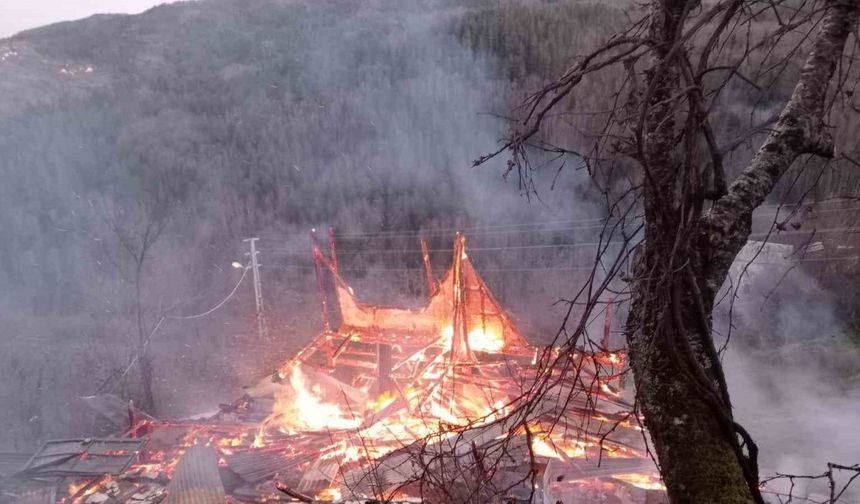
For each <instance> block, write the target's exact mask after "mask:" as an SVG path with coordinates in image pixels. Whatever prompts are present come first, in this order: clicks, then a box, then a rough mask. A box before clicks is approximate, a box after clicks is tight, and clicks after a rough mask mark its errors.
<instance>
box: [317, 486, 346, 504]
mask: <svg viewBox="0 0 860 504" xmlns="http://www.w3.org/2000/svg"><path fill="white" fill-rule="evenodd" d="M342 498H343V495H342V494H341V493H340V490H338V489H337V488H326V489H324V490H322V491H321V492H320V493H318V494H317V495H316V499H317V500H321V501H327V502H335V501H339V500H341V499H342Z"/></svg>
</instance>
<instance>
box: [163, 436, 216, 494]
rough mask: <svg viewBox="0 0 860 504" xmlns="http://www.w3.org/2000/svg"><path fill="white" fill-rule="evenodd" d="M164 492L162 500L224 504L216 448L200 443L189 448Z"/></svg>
mask: <svg viewBox="0 0 860 504" xmlns="http://www.w3.org/2000/svg"><path fill="white" fill-rule="evenodd" d="M167 492H168V495H167V499H166V500H165V501H164V504H224V499H225V494H224V485H223V484H222V483H221V475H220V474H219V472H218V453H217V452H216V451H215V448H213V447H212V446H209V445H202V444H196V445H194V446H192V447H191V448H189V449H188V451H186V452H185V454H184V455H182V458H181V459H180V460H179V464H178V465H177V466H176V472H175V473H173V479H172V480H171V481H170V484H169V485H168V486H167Z"/></svg>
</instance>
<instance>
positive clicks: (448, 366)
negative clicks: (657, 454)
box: [68, 241, 663, 502]
mask: <svg viewBox="0 0 860 504" xmlns="http://www.w3.org/2000/svg"><path fill="white" fill-rule="evenodd" d="M458 247H459V248H458V249H457V252H455V258H458V259H455V261H457V260H459V261H461V264H460V268H456V269H455V268H452V270H451V272H450V273H449V275H446V276H445V277H444V278H446V279H447V280H446V281H444V282H440V283H438V284H437V285H436V286H435V287H436V288H435V294H433V296H431V300H430V301H429V302H428V305H427V306H426V307H425V308H423V309H421V310H406V309H398V308H387V307H378V306H373V305H367V304H362V303H359V302H358V301H357V300H355V298H354V293H353V291H352V288H351V287H348V286H347V285H346V284H345V282H344V281H343V280H342V279H341V278H340V277H339V276H338V273H337V270H336V268H335V269H333V270H332V273H333V274H334V275H335V280H336V281H337V285H338V289H339V290H338V291H337V292H338V294H337V295H338V296H339V297H338V299H339V301H340V303H341V306H340V308H341V316H342V319H343V320H342V321H341V322H342V326H341V328H340V329H337V330H334V331H332V330H330V329H329V328H328V327H327V329H326V331H324V332H323V333H321V334H320V335H319V337H318V338H317V339H316V340H314V343H312V344H311V345H309V346H308V347H306V348H305V349H303V350H302V351H301V352H300V353H299V354H298V355H297V356H296V357H295V358H293V359H291V360H290V361H288V362H286V363H284V364H283V365H282V366H280V367H279V369H278V371H277V374H276V376H275V377H273V378H272V379H268V378H267V380H266V381H265V382H261V384H260V385H258V386H257V387H254V390H253V392H250V391H249V393H248V395H246V396H245V397H243V399H242V400H241V401H242V402H237V403H236V404H238V405H240V406H236V405H231V406H230V409H225V410H223V411H224V412H226V413H228V414H229V415H228V416H226V417H212V420H213V421H214V422H218V421H221V422H224V418H226V419H227V422H228V423H221V424H218V423H213V424H205V423H199V422H194V423H190V424H187V425H184V426H182V427H184V428H185V429H187V430H186V431H185V434H183V435H182V437H181V438H178V441H176V442H175V443H174V444H173V448H172V450H171V451H170V452H167V451H157V450H153V451H151V452H148V453H146V456H145V457H144V458H142V459H141V460H139V461H138V462H135V463H134V465H133V469H131V470H129V471H128V472H127V474H126V475H124V476H120V477H119V478H118V480H119V481H124V479H125V480H127V481H132V482H134V484H135V485H141V483H140V481H141V479H143V480H146V481H145V482H144V483H142V484H143V485H156V484H158V483H155V481H156V480H159V481H161V480H163V479H164V478H168V479H169V478H172V475H173V471H174V469H175V468H176V467H177V463H178V462H179V459H180V458H181V457H182V455H183V453H184V452H185V450H186V449H187V448H189V447H190V446H192V445H193V444H194V443H198V442H208V443H211V444H212V445H213V446H215V447H217V452H218V463H219V465H221V466H227V467H230V468H231V469H237V468H239V467H242V468H244V469H245V470H250V469H249V467H253V466H254V465H255V464H258V463H259V462H256V461H257V460H259V461H262V462H264V463H266V464H268V462H266V461H267V460H269V458H270V457H272V456H277V457H283V459H284V461H285V463H286V462H289V463H290V465H289V467H290V469H289V473H290V474H289V477H290V478H291V479H292V476H297V477H298V476H302V477H301V478H300V479H299V478H296V480H298V481H299V485H301V484H302V483H301V482H303V481H311V482H313V485H312V486H311V487H309V488H306V489H305V490H304V491H302V493H304V492H307V495H308V496H311V495H313V498H314V499H316V501H328V502H337V501H342V500H343V498H344V496H343V495H342V492H343V493H347V492H346V490H342V489H349V492H348V495H347V498H349V499H352V498H353V497H355V498H359V499H361V498H363V497H372V496H370V495H362V492H364V491H367V490H363V489H361V487H360V486H357V485H353V483H355V482H356V481H363V480H364V479H366V478H367V475H368V474H369V472H370V471H375V470H377V469H378V468H377V467H375V466H373V464H376V463H380V464H381V466H380V467H381V468H383V470H382V471H380V472H379V473H378V474H382V475H383V477H381V478H380V479H381V480H385V479H387V478H388V477H389V475H390V476H391V477H392V478H394V479H396V478H405V479H406V481H409V479H410V478H412V477H414V476H415V475H416V474H413V473H412V471H413V469H415V466H414V463H415V461H413V460H411V459H410V458H409V457H413V456H414V454H416V453H418V454H420V455H422V456H423V455H424V454H428V455H433V456H435V455H442V456H441V457H440V459H439V460H440V461H441V462H440V463H447V462H448V460H449V457H452V458H455V460H460V461H462V462H463V463H464V464H469V463H475V464H479V463H480V464H481V465H484V467H485V468H486V467H496V466H497V465H498V467H499V468H500V473H501V472H505V474H507V473H511V474H513V472H512V471H514V472H515V471H519V470H520V469H521V468H522V467H524V466H528V467H531V468H532V470H549V469H548V468H550V467H555V466H558V467H568V466H577V467H578V466H579V461H580V460H591V459H593V460H600V457H623V458H628V459H641V460H643V461H644V460H645V455H644V453H642V452H640V449H639V448H638V447H637V446H638V445H636V444H634V445H630V444H627V442H626V440H627V439H630V438H633V439H636V438H638V437H640V436H630V434H633V433H636V431H637V430H640V429H641V428H640V427H639V426H638V425H636V422H634V421H631V420H629V419H626V418H627V417H625V416H624V415H623V411H624V410H623V408H624V407H625V401H624V400H623V398H622V397H621V396H622V392H623V388H624V386H623V382H621V380H620V379H619V376H620V374H618V372H617V368H616V366H622V367H623V363H624V359H625V356H624V354H622V353H611V352H607V351H605V350H604V351H602V352H601V353H598V354H588V353H586V352H585V351H583V350H570V349H564V350H561V349H559V348H546V349H540V348H535V347H532V346H530V345H529V344H528V342H527V341H525V340H524V339H523V338H522V335H521V334H519V332H518V330H517V329H516V326H515V325H514V324H513V322H512V321H511V320H510V319H509V318H508V317H507V316H505V315H504V311H503V309H502V308H501V306H499V305H498V304H497V302H496V301H495V299H494V298H493V297H492V296H491V295H490V294H489V292H488V289H487V287H486V285H485V284H484V283H483V282H482V281H481V279H480V277H479V276H478V275H477V272H475V271H474V269H473V268H472V266H471V264H470V263H468V262H466V261H467V258H466V256H465V252H464V251H462V247H463V243H462V242H460V241H458ZM461 252H462V254H461ZM315 257H316V256H315ZM456 303H462V304H461V305H459V308H458V305H456ZM452 308H455V309H454V310H452ZM455 321H456V323H457V324H462V325H460V326H455ZM455 327H457V328H458V331H455V329H454V328H455ZM460 328H462V331H460V330H459V329H460ZM455 333H456V335H457V338H458V341H457V343H458V344H457V346H458V348H457V352H454V351H453V350H454V337H455ZM459 338H464V339H466V341H465V342H463V341H460V340H459ZM463 343H467V344H468V346H469V348H470V349H471V350H472V351H473V352H474V355H460V354H462V353H463V352H460V351H459V350H460V348H459V347H460V346H462V344H463ZM466 353H467V354H468V353H469V352H466ZM455 354H456V355H455ZM487 354H500V355H496V356H490V355H487ZM499 357H504V358H499ZM553 359H569V361H570V362H571V363H573V364H575V366H576V371H577V372H576V377H577V380H578V381H576V382H574V381H573V380H571V379H570V377H569V376H567V377H566V376H565V375H564V374H563V373H558V372H557V371H556V370H555V369H554V368H553V367H552V366H544V365H538V364H539V363H543V362H544V360H546V361H551V360H553ZM609 364H611V365H612V367H611V369H612V371H611V373H605V372H604V369H605V368H604V366H607V365H609ZM536 380H537V381H539V382H541V381H544V380H546V381H547V382H548V383H556V382H558V385H556V387H557V388H558V389H559V393H560V394H561V395H560V396H558V397H555V395H554V394H555V392H551V393H548V394H546V396H545V397H544V396H543V395H541V396H539V397H538V399H537V400H536V402H535V406H536V409H534V410H533V411H530V413H529V415H528V416H525V417H523V416H522V415H520V414H519V413H520V412H521V410H522V409H521V407H520V406H521V402H520V401H521V400H522V399H523V397H530V396H529V395H528V393H527V392H528V391H529V390H530V387H531V385H532V384H533V383H535V381H536ZM590 380H593V381H590ZM595 385H596V386H595ZM381 389H385V390H383V391H382V392H381V393H378V391H380V390H381ZM595 392H599V397H598V399H611V401H610V400H601V401H600V402H601V403H608V406H609V409H606V410H601V409H598V407H597V405H596V404H594V403H592V402H589V401H588V400H586V399H589V397H588V394H594V393H595ZM272 395H274V401H275V402H274V406H272V410H271V412H266V411H264V410H260V409H258V410H256V411H255V410H253V409H251V407H252V406H253V405H254V404H255V403H254V401H255V400H256V399H257V398H260V397H262V398H264V401H261V402H260V404H262V405H263V407H264V408H268V407H269V404H270V403H269V400H270V397H271V396H272ZM607 396H609V397H607ZM593 397H594V396H593V395H592V396H591V398H593ZM559 398H562V399H570V402H569V403H568V401H563V402H562V401H559V400H558V399H559ZM589 408H591V410H590V409H589ZM619 410H621V411H619ZM245 412H251V413H253V415H248V416H243V414H244V413H245ZM266 413H270V414H269V416H268V417H266V419H265V420H264V421H263V422H262V423H260V421H259V419H260V416H258V415H261V414H262V415H265V414H266ZM632 418H634V419H635V417H632ZM520 422H522V423H520ZM614 422H617V424H616V425H615V426H613V427H612V430H609V431H608V433H609V434H612V433H613V432H614V431H616V430H617V431H618V432H617V434H618V435H619V436H620V435H621V434H625V435H626V436H627V437H626V438H625V437H621V438H620V439H621V440H622V441H625V442H619V441H616V440H615V439H613V438H611V437H609V436H608V434H607V436H604V437H601V436H600V433H601V432H604V433H605V432H607V429H608V428H609V427H608V424H612V423H614ZM159 424H161V423H159ZM142 425H146V424H142ZM163 425H165V426H168V427H171V428H172V427H177V426H176V425H170V424H167V423H163ZM591 426H593V427H594V432H591V431H589V430H588V429H589V427H591ZM151 427H154V425H153V426H149V425H147V428H151ZM621 431H628V432H626V433H624V432H621ZM143 435H146V433H145V432H144V434H143ZM613 437H615V436H613ZM172 439H177V438H175V437H174V438H172ZM529 443H530V446H529ZM147 446H151V444H150V445H147ZM415 447H418V448H419V449H416V450H413V449H412V448H415ZM528 448H531V452H530V453H526V454H524V453H523V452H524V451H528V450H527V449H528ZM145 450H146V448H145ZM448 450H450V453H444V451H448ZM404 457H406V458H404ZM530 459H531V460H530ZM536 459H537V460H536ZM249 461H251V462H254V464H251V463H250V462H249ZM470 461H472V462H470ZM530 461H531V462H533V463H534V464H533V465H529V462H530ZM140 462H146V463H147V464H143V463H140ZM557 462H561V463H558V464H557ZM279 463H280V462H279ZM231 464H235V466H234V465H231ZM386 464H387V465H386ZM485 464H486V465H485ZM261 465H264V464H261ZM590 465H593V464H583V465H582V469H583V470H585V468H586V466H590ZM150 466H151V467H150ZM285 467H286V466H285ZM464 467H467V466H464ZM622 467H624V469H622V470H626V471H629V470H631V467H633V468H635V467H639V466H638V465H633V466H627V465H624V466H622ZM144 468H147V469H150V470H149V471H147V475H146V476H142V472H141V471H142V470H143V469H144ZM132 471H137V473H136V474H137V476H136V475H134V474H132ZM465 471H468V469H464V472H465ZM236 472H237V474H238V473H239V472H240V471H238V470H237V471H236ZM301 473H304V475H302V474H301ZM128 476H131V477H130V478H129V477H128ZM240 476H242V477H244V476H243V475H242V474H240ZM251 476H255V475H254V474H252V475H251ZM284 476H288V475H287V474H284ZM563 476H564V474H563V473H559V474H557V475H556V477H554V478H551V479H546V480H545V481H547V482H548V484H547V485H544V484H541V485H535V487H534V489H535V490H536V491H538V492H540V493H544V492H551V491H554V490H553V488H554V487H558V489H560V490H565V491H567V490H571V489H578V488H585V489H586V490H589V491H591V490H598V491H600V492H614V491H616V490H617V489H622V488H628V489H629V486H631V485H632V486H636V487H640V488H643V489H655V490H660V489H663V485H662V483H661V481H660V479H659V476H658V475H657V474H656V473H654V472H653V471H649V470H647V469H646V470H644V471H642V472H636V473H626V474H620V475H611V474H607V472H606V471H605V470H604V471H603V472H601V473H599V474H597V473H595V474H591V475H587V474H585V473H583V476H582V477H579V476H578V477H576V478H573V479H570V478H568V480H565V478H564V477H563ZM569 476H570V474H568V477H569ZM273 478H274V480H275V482H276V486H277V484H278V483H277V482H278V476H277V475H275V476H273ZM453 478H454V479H456V475H455V476H453ZM612 478H615V479H612ZM394 479H392V481H390V485H389V483H386V486H387V488H378V489H372V491H373V492H377V491H381V492H383V493H384V494H385V495H387V496H388V497H386V499H390V498H393V496H394V495H401V492H405V493H402V496H403V497H404V498H409V493H410V492H412V491H413V490H414V489H413V488H409V487H408V486H407V487H398V486H397V485H395V483H397V482H396V481H395V480H394ZM105 481H108V480H100V481H98V482H95V484H93V485H91V487H86V488H85V487H84V485H85V484H86V482H84V483H83V484H81V485H80V486H76V487H70V488H69V490H68V493H69V494H70V495H74V494H75V493H76V492H80V493H81V494H83V496H82V497H81V496H79V498H76V499H75V500H76V502H77V501H79V500H80V498H82V499H86V496H87V495H89V494H90V493H92V492H93V491H96V490H95V489H97V488H98V489H99V490H98V491H100V492H102V493H107V492H105V490H104V489H105V487H106V485H107V483H105ZM255 481H256V479H255ZM445 481H448V480H447V479H446V480H445ZM550 481H553V482H552V483H549V482H550ZM283 483H284V485H283V488H282V487H280V486H277V488H279V489H281V490H282V491H284V492H285V493H289V492H287V491H286V490H284V488H286V489H289V487H287V480H286V479H285V480H284V481H283ZM294 483H295V482H294ZM294 483H291V484H294ZM452 483H453V480H452ZM123 484H124V485H125V484H127V482H124V483H123ZM375 484H381V483H375ZM264 487H265V486H264V485H263V484H262V483H260V485H259V488H264ZM269 487H271V485H269ZM323 487H326V488H325V489H323V490H322V491H319V492H318V493H316V495H314V492H317V490H319V489H320V488H323ZM544 487H545V488H544ZM163 490H164V489H162V492H163ZM125 491H126V490H125V489H124V490H123V492H125ZM296 491H299V488H297V489H296ZM84 492H86V493H84ZM592 493H593V492H592ZM547 495H549V494H545V495H544V496H547ZM279 497H281V496H274V495H269V496H265V497H263V500H262V501H258V502H272V500H271V499H275V500H280V498H279ZM228 500H230V501H231V502H232V497H228ZM362 500H363V499H362ZM551 502H555V500H551Z"/></svg>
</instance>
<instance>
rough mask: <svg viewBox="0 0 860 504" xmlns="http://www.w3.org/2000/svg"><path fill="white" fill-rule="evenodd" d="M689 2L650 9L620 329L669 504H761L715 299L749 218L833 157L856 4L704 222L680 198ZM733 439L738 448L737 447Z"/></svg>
mask: <svg viewBox="0 0 860 504" xmlns="http://www.w3.org/2000/svg"><path fill="white" fill-rule="evenodd" d="M695 5H696V2H687V1H683V0H674V1H673V0H667V1H655V2H654V4H653V8H654V10H653V12H652V17H651V22H652V24H651V27H650V30H649V32H650V33H649V35H650V37H651V38H652V39H653V40H655V41H657V42H656V43H657V44H658V45H657V48H656V49H655V50H654V52H653V54H654V59H653V61H652V68H651V70H650V72H648V73H647V75H648V82H647V84H648V89H647V91H646V92H645V93H644V101H645V104H644V108H643V110H647V116H645V117H643V118H642V121H643V122H642V124H643V127H642V128H641V129H640V130H639V131H640V138H638V139H637V140H638V141H637V145H638V146H639V149H640V152H639V153H638V155H637V158H638V159H639V160H640V161H641V162H642V165H643V170H644V176H645V184H644V187H645V189H644V201H645V218H646V225H645V242H644V244H643V245H642V247H641V249H640V250H639V252H638V255H637V261H636V263H637V264H636V272H635V275H634V283H633V294H634V297H633V304H632V306H631V311H630V314H629V317H628V321H627V340H628V345H629V351H630V362H631V366H632V368H633V371H634V374H635V379H636V386H637V392H638V401H639V406H640V408H641V411H642V413H643V415H644V421H645V425H646V426H647V428H648V430H649V433H650V435H651V438H652V440H653V443H654V447H655V450H656V455H657V458H658V459H659V462H660V466H661V473H662V475H663V478H664V480H665V483H666V487H667V489H668V492H669V497H670V499H671V501H672V502H673V503H687V502H690V503H727V504H728V503H732V504H734V503H750V502H762V501H761V496H760V494H759V493H758V488H757V487H758V474H757V472H758V471H757V467H756V463H755V458H756V457H755V456H756V453H755V451H756V449H755V445H754V444H753V443H752V441H751V440H750V439H749V437H748V436H746V433H745V431H743V429H742V428H740V426H738V425H737V424H736V423H735V422H734V421H733V419H732V411H731V403H730V400H729V395H728V392H727V389H726V385H725V379H724V377H723V375H722V367H721V364H720V362H719V359H718V358H717V352H716V349H715V347H714V343H713V340H712V338H711V317H712V311H713V306H714V299H715V296H716V293H717V290H718V289H719V288H720V287H721V285H722V284H723V282H724V280H725V278H726V275H727V274H728V270H729V267H730V266H731V264H732V262H733V261H734V258H735V256H736V255H737V253H738V252H739V251H740V249H741V247H743V245H744V244H745V243H746V242H747V238H748V236H749V234H750V228H751V218H752V212H753V210H754V209H755V208H756V207H757V206H758V205H760V204H761V203H762V202H763V201H764V199H765V198H766V197H767V195H768V194H769V193H770V192H771V190H772V189H773V188H774V186H775V184H776V183H777V181H778V180H779V178H780V177H781V176H782V175H783V174H784V173H785V172H786V170H788V168H789V166H790V165H791V164H792V162H793V161H794V160H795V159H796V158H797V157H798V156H801V155H803V154H817V155H822V156H827V157H831V156H832V153H833V146H832V142H831V140H830V138H829V136H828V135H827V132H826V129H825V126H824V124H823V118H824V114H825V106H824V103H825V96H826V91H827V88H828V85H829V83H830V80H831V78H832V76H833V74H834V71H835V68H836V66H837V63H838V61H839V59H840V58H841V55H842V52H843V49H844V45H845V42H846V39H847V38H848V36H849V35H850V33H851V31H852V30H853V29H854V27H855V26H856V24H857V17H858V12H859V11H860V2H858V1H856V0H854V1H836V0H833V1H830V2H827V12H826V14H825V18H824V20H823V22H822V24H821V28H820V30H819V33H818V35H817V37H816V39H815V42H814V47H813V50H812V52H811V54H810V55H809V57H808V58H807V61H806V64H805V66H804V68H803V72H802V75H801V78H800V80H799V82H798V84H797V86H796V88H795V90H794V93H793V95H792V97H791V99H790V100H789V102H788V104H787V105H786V107H785V109H784V110H783V112H782V114H781V116H780V119H779V121H778V123H777V125H776V127H775V128H774V130H773V132H772V133H771V134H770V136H769V137H768V139H767V140H766V141H765V142H764V144H763V145H762V146H761V148H760V149H759V151H758V153H757V155H756V156H755V157H754V159H753V161H752V162H751V163H750V165H749V167H748V168H747V169H746V170H745V171H744V173H743V174H742V175H741V176H740V177H739V178H738V179H737V180H735V181H734V182H733V183H732V185H731V186H730V187H729V189H728V191H727V193H726V194H725V195H723V196H722V197H721V198H719V199H718V200H717V201H716V202H715V203H714V206H713V208H712V209H711V211H710V212H703V209H702V206H703V201H702V200H701V199H699V198H698V197H697V195H696V194H695V191H692V190H689V188H687V187H686V186H685V181H686V177H688V176H689V172H685V171H684V170H685V167H684V166H682V164H681V163H679V162H678V160H677V156H675V155H674V154H673V153H674V151H675V146H676V143H677V125H676V124H675V116H676V111H675V110H674V109H673V102H674V100H673V99H672V97H673V96H676V95H677V94H678V93H683V92H684V91H683V90H682V89H681V85H680V81H681V78H680V72H681V68H682V63H679V62H677V61H675V59H676V58H679V57H680V56H679V55H678V54H677V53H680V51H676V50H675V49H676V48H677V47H678V45H679V44H681V43H682V42H680V41H679V38H680V34H681V31H682V30H681V28H683V24H684V18H685V16H686V14H687V13H688V12H689V11H690V10H691V9H693V8H695ZM739 436H740V438H739Z"/></svg>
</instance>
